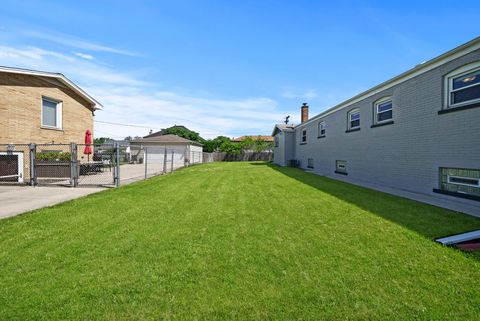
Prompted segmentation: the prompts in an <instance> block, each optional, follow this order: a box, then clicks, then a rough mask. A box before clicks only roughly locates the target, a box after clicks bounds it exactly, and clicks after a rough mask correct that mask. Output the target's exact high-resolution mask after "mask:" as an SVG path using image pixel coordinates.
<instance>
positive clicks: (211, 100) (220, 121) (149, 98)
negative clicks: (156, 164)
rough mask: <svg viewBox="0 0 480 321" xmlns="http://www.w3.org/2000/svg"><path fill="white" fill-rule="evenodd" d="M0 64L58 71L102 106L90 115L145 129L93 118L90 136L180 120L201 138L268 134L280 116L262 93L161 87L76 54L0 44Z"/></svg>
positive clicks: (112, 134)
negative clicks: (236, 95) (232, 94)
mask: <svg viewBox="0 0 480 321" xmlns="http://www.w3.org/2000/svg"><path fill="white" fill-rule="evenodd" d="M0 65H6V66H13V67H23V68H31V69H38V70H45V71H53V72H61V73H63V74H65V75H66V76H67V77H69V78H70V79H72V80H73V81H75V82H76V83H77V84H78V85H80V86H82V87H83V88H84V89H85V90H86V91H87V92H88V93H89V94H91V95H92V96H93V97H95V98H96V99H98V100H99V101H100V102H101V103H102V104H103V105H104V106H105V108H104V110H102V111H98V112H96V117H95V119H96V120H99V121H107V122H115V123H124V124H132V125H139V126H145V128H139V127H128V126H116V125H109V124H104V123H96V124H95V128H94V130H95V131H96V134H95V135H96V136H110V137H115V138H123V137H126V136H136V135H139V136H142V135H146V134H147V133H148V130H149V128H152V129H153V130H158V129H160V128H165V127H169V126H172V125H174V124H177V125H185V126H187V127H188V128H190V129H192V130H195V131H197V132H199V133H200V134H201V135H202V136H203V137H205V138H211V137H215V136H218V135H226V136H230V137H232V136H241V135H248V134H269V133H270V130H271V128H272V126H273V124H274V123H276V122H280V121H281V120H282V119H283V117H284V116H285V115H284V114H283V113H281V112H280V111H279V108H278V104H277V102H276V101H275V100H272V99H270V98H267V97H246V98H240V99H223V98H216V97H212V95H206V94H198V93H197V92H195V93H193V94H192V93H191V92H190V91H188V90H182V91H179V90H175V91H172V90H164V89H163V88H158V87H156V86H155V84H153V83H150V82H147V81H144V80H142V79H140V78H139V77H136V76H135V75H134V74H133V73H131V72H128V71H117V70H115V69H113V68H110V67H106V66H105V65H103V64H101V62H96V60H92V59H84V57H79V56H78V55H77V54H75V53H74V54H64V53H59V52H53V51H49V50H44V49H41V48H37V47H26V48H16V47H8V46H0Z"/></svg>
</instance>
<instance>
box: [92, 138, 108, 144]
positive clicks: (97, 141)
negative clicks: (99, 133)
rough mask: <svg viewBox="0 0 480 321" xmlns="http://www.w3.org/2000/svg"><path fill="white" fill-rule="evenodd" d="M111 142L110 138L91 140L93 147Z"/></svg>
mask: <svg viewBox="0 0 480 321" xmlns="http://www.w3.org/2000/svg"><path fill="white" fill-rule="evenodd" d="M109 140H112V139H111V138H108V137H98V138H95V139H94V140H93V144H94V145H102V144H103V143H105V142H107V141H109Z"/></svg>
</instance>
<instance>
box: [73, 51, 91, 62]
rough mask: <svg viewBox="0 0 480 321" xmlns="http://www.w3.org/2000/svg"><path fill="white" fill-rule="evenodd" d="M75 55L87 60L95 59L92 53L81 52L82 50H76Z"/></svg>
mask: <svg viewBox="0 0 480 321" xmlns="http://www.w3.org/2000/svg"><path fill="white" fill-rule="evenodd" d="M75 56H78V57H80V58H83V59H87V60H93V59H95V57H93V56H92V55H89V54H86V53H82V52H76V53H75Z"/></svg>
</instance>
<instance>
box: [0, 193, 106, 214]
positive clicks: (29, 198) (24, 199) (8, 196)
mask: <svg viewBox="0 0 480 321" xmlns="http://www.w3.org/2000/svg"><path fill="white" fill-rule="evenodd" d="M102 190H104V188H98V187H95V188H68V187H30V186H0V219H2V218H6V217H10V216H15V215H18V214H21V213H24V212H28V211H32V210H36V209H39V208H42V207H46V206H52V205H55V204H59V203H63V202H66V201H69V200H72V199H75V198H79V197H82V196H85V195H89V194H92V193H96V192H100V191H102Z"/></svg>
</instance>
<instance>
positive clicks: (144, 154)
mask: <svg viewBox="0 0 480 321" xmlns="http://www.w3.org/2000/svg"><path fill="white" fill-rule="evenodd" d="M143 162H144V163H145V179H147V177H148V174H147V173H148V148H147V147H144V148H143Z"/></svg>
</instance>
